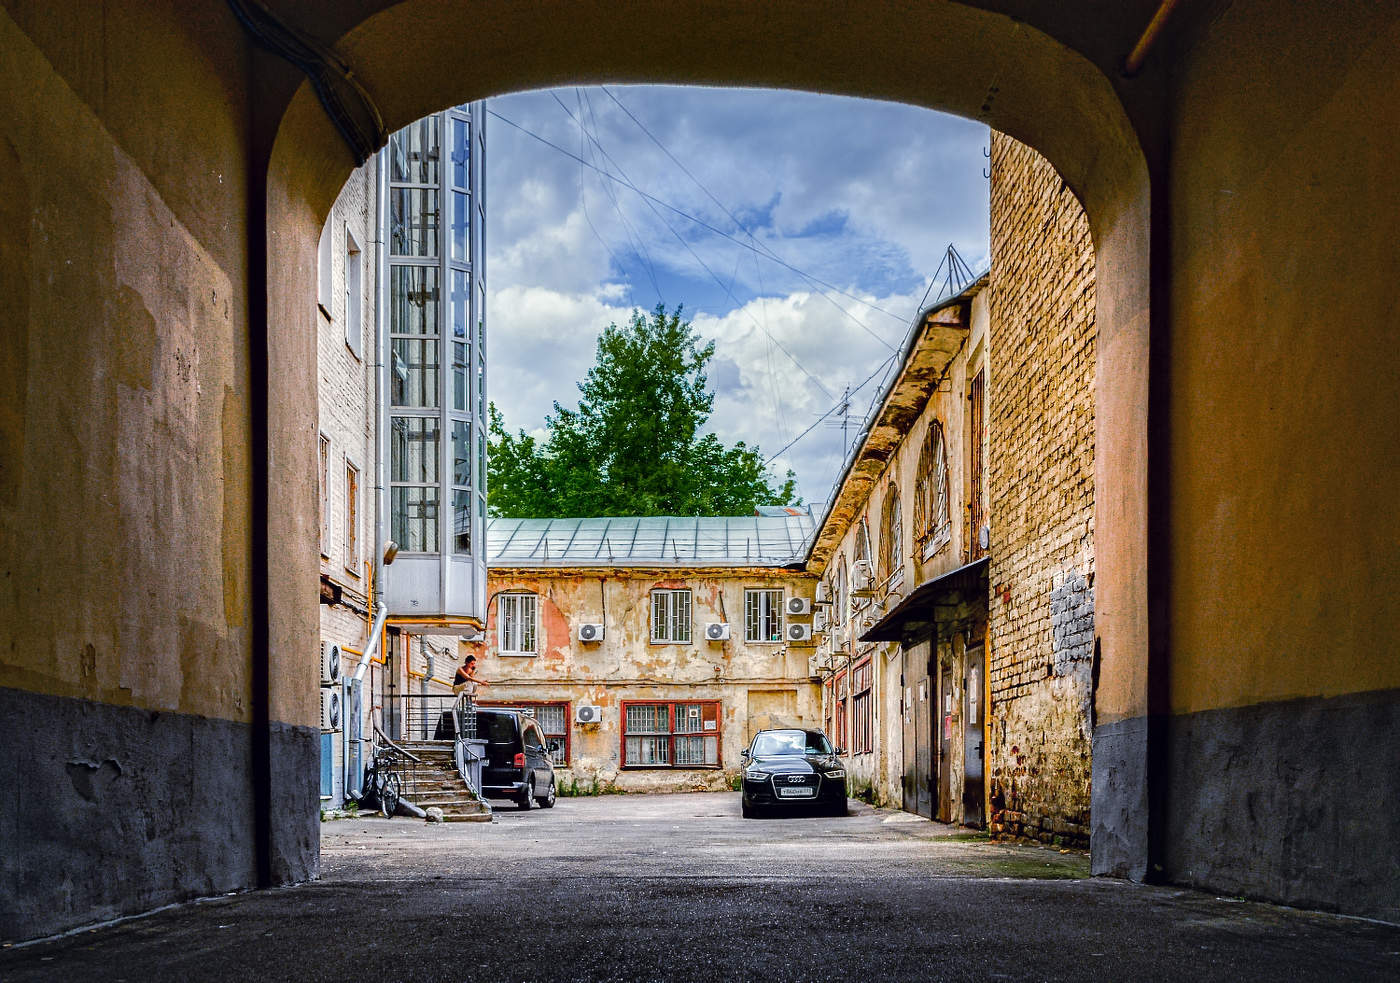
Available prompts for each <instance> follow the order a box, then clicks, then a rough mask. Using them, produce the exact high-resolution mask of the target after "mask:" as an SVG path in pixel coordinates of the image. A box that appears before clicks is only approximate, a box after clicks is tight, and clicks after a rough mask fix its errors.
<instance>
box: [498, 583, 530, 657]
mask: <svg viewBox="0 0 1400 983" xmlns="http://www.w3.org/2000/svg"><path fill="white" fill-rule="evenodd" d="M538 625H539V598H538V597H536V596H535V595H534V594H502V595H501V596H500V597H499V598H497V600H496V633H497V634H496V651H497V652H498V653H499V654H500V655H535V654H536V653H538V652H539V646H538V637H539V630H538Z"/></svg>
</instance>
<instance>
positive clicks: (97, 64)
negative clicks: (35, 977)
mask: <svg viewBox="0 0 1400 983" xmlns="http://www.w3.org/2000/svg"><path fill="white" fill-rule="evenodd" d="M246 57H247V51H246V49H245V48H243V46H242V44H241V36H240V34H239V29H238V27H237V25H236V24H235V23H234V21H233V19H232V17H231V16H230V15H229V14H228V12H227V10H226V9H225V8H224V7H223V5H221V4H210V5H202V6H201V8H200V9H199V10H198V11H195V10H194V9H193V8H192V7H191V6H190V5H188V4H183V3H177V2H175V0H168V2H166V0H154V2H146V0H142V2H139V3H138V2H130V3H128V2H112V3H107V4H105V5H103V6H102V7H101V8H100V9H99V8H97V7H96V6H95V5H93V4H89V3H77V2H75V3H59V4H50V3H42V4H41V3H33V4H30V3H21V2H13V3H6V4H5V5H4V6H3V8H0V120H3V121H4V123H3V129H0V186H2V188H3V190H0V202H3V204H0V210H3V213H4V214H3V219H0V310H2V311H3V314H2V315H0V336H2V337H0V544H2V545H0V734H3V735H4V736H5V738H6V740H5V753H4V754H3V755H0V757H2V758H3V759H4V762H5V763H4V765H0V769H2V770H3V773H4V774H3V777H0V780H3V781H4V782H5V785H4V787H5V788H6V789H7V794H6V795H4V796H0V842H3V844H4V847H3V849H0V940H14V939H20V938H27V937H31V936H35V935H42V934H47V933H51V932H55V931H59V930H62V929H66V928H69V927H72V926H75V925H81V924H85V923H89V922H92V921H94V920H98V919H102V918H108V917H113V916H116V915H122V914H128V913H131V912H135V911H141V910H146V909H149V908H152V907H155V906H157V905H160V904H163V903H167V902H170V901H175V900H179V899H182V898H190V897H196V896H200V895H206V894H211V893H218V892H222V891H227V890H233V889H239V888H247V887H250V886H253V885H255V884H256V883H257V882H258V868H259V850H260V848H261V846H260V843H261V841H260V838H259V835H258V831H257V830H256V828H255V824H254V822H253V819H252V818H251V817H253V816H254V813H255V810H254V805H253V800H254V790H255V788H256V786H257V782H258V779H259V775H260V774H262V775H263V777H264V779H265V778H266V777H267V776H266V770H267V763H268V762H269V761H274V762H278V764H276V765H275V768H276V769H277V770H279V771H280V773H282V774H283V775H284V776H285V775H286V774H287V773H289V772H290V773H294V774H295V775H296V782H295V784H293V785H290V786H287V788H289V789H291V790H292V791H293V800H292V801H290V802H288V803H287V805H288V808H286V809H285V810H284V811H282V812H281V813H279V814H278V815H277V816H276V817H274V818H273V820H272V822H273V825H274V827H276V826H278V824H281V826H282V828H283V830H284V831H289V832H287V835H286V836H285V839H286V840H287V841H288V842H290V843H294V844H296V847H295V849H294V850H292V851H290V853H289V856H291V857H292V859H291V860H290V862H289V863H288V865H287V871H286V873H287V874H290V875H292V876H296V877H305V876H307V874H308V873H309V872H311V871H314V870H315V864H316V849H317V826H316V818H317V817H316V810H315V799H314V791H315V790H314V787H313V788H311V789H310V791H311V793H312V797H311V798H310V799H309V800H308V801H306V802H300V801H295V795H294V792H295V789H297V788H298V787H299V786H300V785H301V784H304V782H303V781H302V779H301V778H300V775H301V774H302V773H303V772H304V773H305V774H308V775H314V768H315V763H316V758H315V736H314V734H313V733H311V732H310V731H309V730H308V729H307V728H306V727H305V726H303V725H302V722H301V721H291V722H285V721H286V718H282V719H281V720H273V721H271V726H264V727H262V728H257V727H255V718H256V714H257V705H258V695H257V693H256V689H255V680H254V672H253V668H254V661H253V653H254V650H255V647H256V645H257V644H258V640H257V639H256V638H255V637H254V627H253V613H252V601H253V583H254V581H253V576H252V574H253V567H254V563H255V556H254V554H253V551H252V542H253V540H252V528H251V524H250V515H251V511H250V497H251V489H252V480H253V476H252V471H251V457H250V454H251V452H250V445H251V429H250V398H249V397H250V375H249V358H248V352H249V348H248V342H247V337H246V336H247V330H248V309H249V296H250V295H249V291H248V285H247V281H248V264H247V245H248V232H247V230H248V220H249V213H248V209H247V195H248V180H247V163H246V162H247V159H248V154H247V145H248V138H249V127H248V94H247V92H246V90H245V88H244V72H245V70H246ZM157 67H158V70H156V69H157ZM259 302H261V298H260V299H259ZM311 391H312V392H313V393H314V388H313V389H312V390H311ZM313 405H314V399H313ZM309 589H310V590H312V591H314V583H313V584H311V585H309ZM313 603H314V601H313ZM313 611H314V608H313ZM259 734H261V735H263V736H264V737H265V740H266V742H267V746H266V749H265V750H262V751H260V750H259V745H260V741H259V740H258V736H259ZM306 749H310V752H311V755H310V756H309V757H308V756H307V755H306V753H305V750H306ZM260 770H261V771H260ZM298 850H299V851H300V852H299V853H297V851H298Z"/></svg>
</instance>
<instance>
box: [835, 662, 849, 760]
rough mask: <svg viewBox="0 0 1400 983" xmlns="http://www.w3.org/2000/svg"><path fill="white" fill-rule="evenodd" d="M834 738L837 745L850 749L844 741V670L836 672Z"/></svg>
mask: <svg viewBox="0 0 1400 983" xmlns="http://www.w3.org/2000/svg"><path fill="white" fill-rule="evenodd" d="M834 740H835V741H836V746H837V747H839V748H843V749H846V750H849V749H850V745H849V744H847V743H846V673H845V671H844V670H842V671H841V672H839V673H837V674H836V736H835V738H834Z"/></svg>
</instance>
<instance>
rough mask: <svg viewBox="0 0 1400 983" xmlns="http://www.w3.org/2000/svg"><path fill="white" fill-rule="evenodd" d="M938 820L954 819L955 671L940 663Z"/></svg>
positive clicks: (937, 724)
mask: <svg viewBox="0 0 1400 983" xmlns="http://www.w3.org/2000/svg"><path fill="white" fill-rule="evenodd" d="M935 721H936V723H935V726H936V727H937V728H938V821H939V822H940V823H950V822H952V821H953V672H952V669H951V667H949V666H945V665H944V664H943V663H942V662H941V661H940V662H939V663H938V715H937V717H936V718H935Z"/></svg>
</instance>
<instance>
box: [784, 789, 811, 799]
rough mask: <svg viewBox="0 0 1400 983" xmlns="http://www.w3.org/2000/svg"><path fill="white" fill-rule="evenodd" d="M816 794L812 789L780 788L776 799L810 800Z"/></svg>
mask: <svg viewBox="0 0 1400 983" xmlns="http://www.w3.org/2000/svg"><path fill="white" fill-rule="evenodd" d="M816 794H817V790H816V789H814V788H805V787H803V788H780V789H778V798H780V799H810V798H811V797H812V796H814V795H816Z"/></svg>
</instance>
